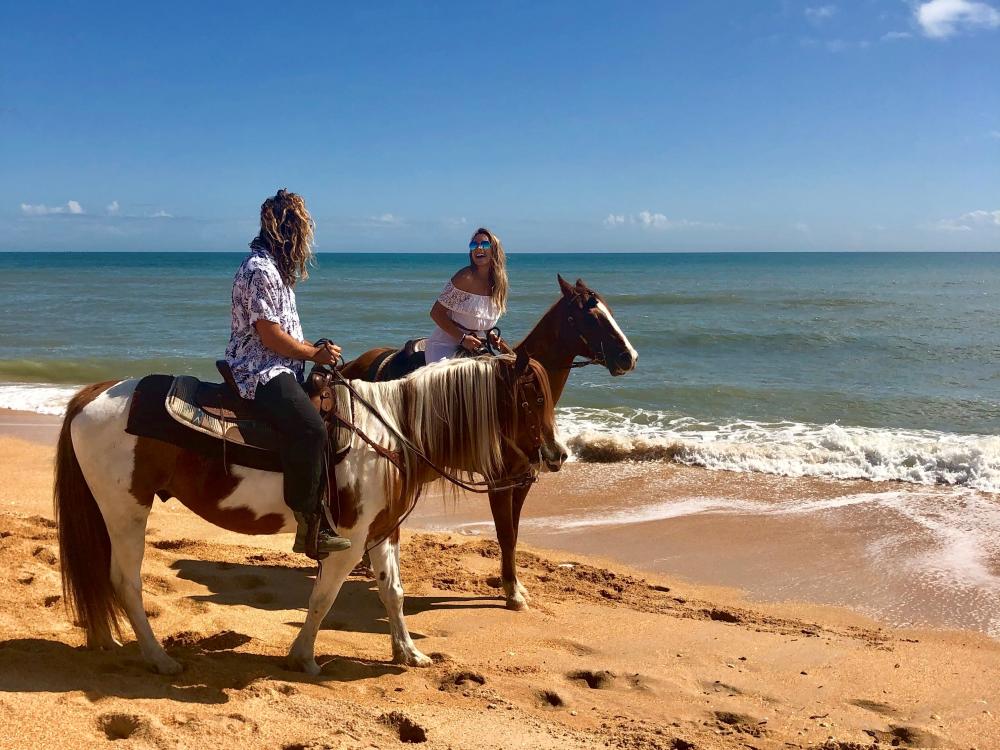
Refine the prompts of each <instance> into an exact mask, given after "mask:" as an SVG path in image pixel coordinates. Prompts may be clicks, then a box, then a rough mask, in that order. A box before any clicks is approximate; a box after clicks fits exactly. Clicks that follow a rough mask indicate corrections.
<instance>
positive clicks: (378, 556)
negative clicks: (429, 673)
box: [368, 531, 431, 667]
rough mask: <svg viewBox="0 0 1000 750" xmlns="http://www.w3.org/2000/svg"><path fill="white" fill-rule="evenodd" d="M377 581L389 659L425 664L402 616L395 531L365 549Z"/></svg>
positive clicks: (425, 659)
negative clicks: (386, 624) (389, 644)
mask: <svg viewBox="0 0 1000 750" xmlns="http://www.w3.org/2000/svg"><path fill="white" fill-rule="evenodd" d="M368 554H369V556H370V557H371V561H372V570H374V571H375V578H376V580H377V581H378V595H379V598H380V599H381V600H382V604H383V605H385V613H386V615H387V616H388V619H389V635H390V636H391V637H392V659H393V661H395V662H397V663H400V664H407V665H409V666H411V667H428V666H430V665H431V660H430V659H429V658H428V657H427V656H425V655H424V654H422V653H420V651H419V650H418V649H417V647H416V646H414V645H413V639H411V638H410V631H409V630H408V629H407V627H406V621H405V620H404V619H403V582H402V579H401V577H400V573H399V532H398V531H396V532H395V533H394V534H393V535H391V536H390V538H389V539H386V540H384V541H383V542H382V543H381V544H379V545H377V546H376V547H373V548H372V549H371V550H370V552H369V553H368Z"/></svg>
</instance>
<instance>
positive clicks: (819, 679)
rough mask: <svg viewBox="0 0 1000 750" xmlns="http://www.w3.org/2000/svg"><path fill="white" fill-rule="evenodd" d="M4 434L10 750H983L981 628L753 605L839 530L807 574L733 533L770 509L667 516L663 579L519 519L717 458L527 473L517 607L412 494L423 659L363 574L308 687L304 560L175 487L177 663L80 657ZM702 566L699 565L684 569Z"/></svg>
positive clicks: (165, 584) (464, 523)
mask: <svg viewBox="0 0 1000 750" xmlns="http://www.w3.org/2000/svg"><path fill="white" fill-rule="evenodd" d="M4 417H5V420H4V421H8V420H9V421H11V422H18V423H20V422H19V421H18V420H19V419H20V415H15V414H13V413H8V414H5V415H4ZM0 429H3V430H4V432H5V435H6V436H4V437H2V438H0V448H2V450H3V455H4V459H3V461H2V462H0V479H2V481H0V555H2V556H3V559H4V565H3V571H4V573H3V575H4V577H5V582H4V586H3V592H4V593H3V604H2V609H0V746H3V747H53V746H57V745H59V746H67V745H68V746H70V747H82V746H88V747H90V746H102V745H104V744H106V743H114V742H121V741H123V740H124V741H125V742H124V743H123V744H122V745H121V746H128V747H155V748H168V747H169V748H173V747H191V748H194V747H204V746H206V745H209V744H210V745H213V746H216V747H219V748H228V747H241V748H245V747H269V748H273V747H278V748H288V749H291V748H367V747H394V746H399V745H400V743H412V742H421V743H426V746H428V747H442V748H444V747H453V748H464V747H498V748H499V747H560V748H561V747H581V748H582V747H621V748H730V747H732V748H760V749H762V750H763V749H764V748H785V747H801V748H809V747H824V746H825V747H830V748H841V749H846V748H856V747H873V746H875V745H876V744H877V745H878V746H880V747H886V746H894V745H895V746H901V747H955V748H972V747H976V748H979V750H983V749H985V748H996V747H1000V720H998V719H997V717H996V713H997V711H998V710H1000V707H998V705H997V704H998V702H1000V691H998V689H997V687H996V685H997V674H998V671H997V663H998V657H1000V643H998V642H997V641H996V640H993V639H991V638H989V637H988V636H986V635H984V634H982V633H976V632H971V631H943V630H915V629H909V630H902V629H895V628H892V627H889V626H888V625H887V624H885V623H884V622H878V621H875V620H871V619H867V618H865V617H864V616H862V615H860V614H858V613H856V612H852V611H849V610H847V609H840V608H833V607H828V606H821V605H819V604H811V603H793V602H783V603H764V602H762V601H760V599H761V598H763V597H765V596H768V597H771V596H779V595H780V590H781V586H780V584H779V583H775V579H778V580H780V579H781V578H782V577H781V576H780V575H777V574H774V573H773V571H775V570H780V569H782V568H786V567H789V566H791V567H796V568H797V570H798V575H797V576H796V577H795V578H796V580H798V579H802V580H807V579H815V580H814V581H813V584H812V586H814V587H815V589H816V590H817V591H818V590H820V589H822V588H823V581H824V580H828V581H829V580H833V579H839V578H842V577H843V575H844V574H845V571H848V570H849V569H850V566H849V565H848V564H847V563H846V562H845V563H844V564H843V566H842V568H840V569H838V568H827V569H826V571H825V573H826V579H824V578H823V576H822V575H820V574H821V573H822V572H823V568H824V566H825V565H827V563H825V562H824V560H827V559H828V557H829V559H833V558H839V559H842V560H844V561H848V560H852V559H853V560H855V561H856V560H857V556H856V552H857V549H856V545H857V543H858V539H857V538H856V536H857V535H855V534H851V533H848V534H846V535H844V537H843V538H842V539H839V540H838V542H837V543H836V544H834V545H831V546H830V550H829V551H828V552H826V553H824V554H823V555H819V554H818V553H817V554H815V555H813V557H819V558H820V559H818V560H813V561H812V562H811V563H810V562H808V560H809V558H810V555H809V554H808V553H809V550H810V549H813V550H814V552H815V550H816V549H817V548H816V542H817V539H818V537H817V535H819V536H822V534H823V532H822V530H819V531H814V533H813V536H806V537H805V538H803V539H800V540H799V541H800V544H801V549H799V550H797V549H796V548H795V547H794V545H790V544H789V543H788V538H789V537H790V536H796V535H798V534H801V533H802V531H803V529H802V528H798V527H796V523H797V521H796V520H795V519H792V520H791V521H789V522H788V523H789V524H790V525H788V526H785V525H784V522H783V521H781V522H780V523H779V524H778V526H777V527H775V528H773V529H771V536H769V537H768V538H767V543H766V545H765V541H760V542H759V543H758V544H756V545H755V544H751V543H742V544H737V543H736V542H735V540H736V538H737V537H740V538H742V537H745V536H749V537H750V538H751V539H753V538H754V537H755V536H759V535H760V534H762V533H763V531H764V530H765V524H766V523H768V522H767V521H761V520H758V521H757V522H756V523H757V526H756V529H757V531H758V532H760V534H755V533H746V531H744V532H743V533H742V534H737V532H736V531H735V530H734V529H732V528H730V529H729V530H728V531H727V525H728V524H729V522H728V521H727V520H726V519H725V517H711V516H692V517H686V518H681V519H675V520H677V521H680V522H681V523H680V525H679V526H675V527H674V528H672V529H667V530H665V536H663V537H662V538H661V541H660V543H659V544H660V547H662V548H669V549H670V550H671V553H670V555H669V556H661V557H662V559H657V561H656V563H655V564H656V566H657V567H660V568H662V569H663V570H674V571H676V572H677V573H679V574H680V575H677V574H668V573H664V572H657V571H653V570H648V569H647V570H638V569H636V568H635V567H629V566H628V565H626V564H624V563H623V562H618V561H615V560H612V559H611V558H612V557H617V558H618V559H619V560H621V559H627V558H628V557H629V555H632V556H634V557H635V558H636V559H638V558H643V559H645V557H644V553H643V552H642V550H641V549H640V547H639V546H634V545H633V546H632V547H628V545H626V549H627V550H628V551H627V552H623V551H622V549H621V547H620V546H619V545H620V544H621V542H622V540H621V539H617V538H616V537H615V535H614V533H611V532H609V531H607V530H606V529H600V531H599V532H598V531H596V530H595V527H592V526H591V527H587V526H584V527H581V528H580V529H578V530H576V531H574V532H573V533H572V534H570V535H569V536H568V537H567V536H565V535H564V534H560V535H556V534H551V533H550V534H548V535H546V532H545V531H544V529H545V528H546V526H545V524H536V526H534V527H533V526H532V519H536V520H537V519H540V518H545V517H546V516H551V515H552V514H553V513H554V512H557V509H559V508H562V509H563V511H565V512H567V513H574V514H575V515H577V516H580V513H579V508H580V507H584V506H585V507H588V508H590V507H592V505H593V502H592V499H593V497H592V495H593V496H600V497H606V496H607V494H608V493H609V492H611V491H621V488H622V487H625V486H627V487H631V488H632V491H633V492H634V493H636V494H635V497H636V498H640V497H642V494H643V493H644V492H648V491H649V488H648V487H645V486H644V485H643V483H644V482H654V483H656V484H657V486H659V487H661V488H662V487H663V483H664V482H665V481H673V482H675V483H680V484H683V483H685V482H695V481H700V482H701V484H702V490H703V493H709V492H711V491H713V483H715V482H720V483H722V482H724V483H725V484H726V485H727V487H728V490H727V491H729V492H732V491H733V489H732V485H733V483H734V481H735V480H736V477H735V476H734V475H729V474H728V473H726V472H704V471H701V470H686V469H681V470H677V471H674V472H672V475H673V476H674V479H672V480H671V479H670V478H669V477H667V476H666V475H663V476H658V475H655V474H654V475H653V476H652V478H650V476H649V475H648V474H645V475H643V476H645V477H646V478H642V477H636V476H629V475H628V474H629V472H628V471H627V470H620V471H618V473H617V474H616V473H615V472H609V471H607V470H606V469H605V470H604V471H603V472H599V471H597V470H596V469H595V467H594V466H593V465H578V466H569V467H567V471H565V472H563V473H560V474H559V475H552V476H550V477H546V478H545V479H544V480H543V481H542V482H541V483H540V486H539V487H537V488H536V489H535V490H534V493H535V494H533V496H532V497H531V498H530V499H529V504H528V506H526V513H527V516H528V517H527V518H526V519H525V520H526V525H525V529H526V532H525V533H524V535H523V536H524V538H525V540H526V541H527V542H528V546H525V545H524V544H523V543H522V549H523V552H522V553H521V555H520V564H521V571H522V572H521V578H522V580H523V581H524V583H525V584H526V585H527V587H528V589H529V591H530V592H531V593H532V597H533V598H532V607H531V609H530V610H529V611H527V612H523V613H514V612H509V611H507V610H506V609H504V608H503V606H502V600H501V599H500V597H499V590H498V588H497V586H498V581H497V578H496V576H497V572H498V568H497V559H496V558H497V547H496V544H495V542H494V541H493V540H492V538H491V537H490V535H489V533H487V530H486V529H485V527H482V526H479V525H476V524H478V523H479V520H478V519H480V518H481V517H482V512H483V511H484V506H485V504H484V503H482V501H481V500H479V499H472V498H463V499H461V500H459V501H457V502H454V501H449V500H443V499H441V498H434V497H428V498H426V499H425V500H424V501H423V502H424V505H423V507H422V508H421V515H419V516H418V517H417V518H415V519H414V525H416V526H417V527H420V526H422V527H424V528H434V527H435V525H436V524H437V525H441V524H442V523H443V522H442V520H441V519H442V518H445V519H446V521H447V523H449V524H452V525H454V526H455V527H456V528H459V529H461V530H463V531H464V532H466V533H454V532H436V533H427V532H423V531H407V532H406V534H405V543H404V546H403V573H404V581H405V583H406V586H407V604H406V613H407V620H408V623H409V626H410V628H411V630H412V631H413V633H414V638H415V639H417V643H418V645H419V647H420V648H421V649H422V650H423V651H424V652H426V653H429V654H433V655H434V658H435V665H434V666H433V667H431V668H428V669H405V668H401V667H399V666H397V665H394V664H392V663H391V662H390V655H391V652H390V646H389V639H388V628H387V625H386V622H385V620H384V614H383V611H382V608H381V604H380V603H379V601H378V597H377V594H376V591H375V586H374V582H373V581H370V580H368V579H366V578H365V577H363V576H354V577H352V578H351V579H350V580H349V582H348V583H347V584H346V585H345V588H344V590H343V592H342V593H341V596H340V598H339V599H338V601H337V603H336V605H335V606H334V609H333V610H332V612H331V613H330V615H329V616H328V619H327V622H326V625H325V627H324V629H323V631H322V632H321V634H320V637H319V641H318V645H317V648H318V653H319V654H321V655H322V656H321V657H320V661H321V664H323V674H322V675H321V676H319V677H318V678H310V677H305V676H304V675H301V674H297V673H293V672H289V671H287V670H286V669H285V667H284V663H283V657H284V654H285V651H286V650H287V648H288V646H289V644H290V642H291V640H292V638H293V637H294V634H295V632H296V628H297V627H298V625H299V623H301V620H302V609H303V607H304V605H305V601H306V598H307V596H308V590H309V587H310V585H311V576H312V574H313V569H312V568H311V567H310V566H307V565H305V564H304V563H305V562H306V561H305V559H304V558H302V557H301V556H296V555H292V554H290V553H288V552H287V548H288V546H289V542H290V540H289V538H288V537H287V536H286V535H279V536H275V537H245V536H240V535H236V534H229V533H226V532H220V531H219V530H218V529H216V528H215V527H212V526H209V525H207V524H205V523H204V522H202V521H201V520H200V519H198V518H197V517H195V516H193V515H192V514H191V513H189V512H188V511H187V510H186V509H184V508H183V507H181V506H180V505H179V504H178V503H176V502H175V501H170V502H167V503H165V504H157V507H156V508H155V509H154V512H153V515H152V517H151V519H150V528H149V532H148V535H147V539H148V543H147V554H146V562H145V566H144V583H145V596H146V601H147V607H148V610H149V613H150V615H151V618H152V622H153V626H154V628H155V630H156V632H157V634H158V635H159V637H160V638H161V639H164V640H165V642H166V644H167V647H168V650H169V651H170V652H171V653H172V654H173V655H174V656H175V657H176V658H178V659H180V660H181V661H182V662H183V664H184V667H185V671H184V672H183V673H182V674H181V675H180V676H179V677H177V678H168V677H161V676H157V675H153V674H151V673H149V672H147V671H146V669H145V668H144V667H143V666H142V664H141V663H140V661H139V658H138V653H137V651H136V648H135V644H134V643H127V644H126V646H125V647H124V648H123V649H122V651H121V653H116V654H106V653H94V652H90V651H87V650H86V649H84V648H83V647H82V642H83V634H82V632H81V631H80V630H79V629H78V628H75V627H73V625H72V624H71V623H70V622H69V621H68V620H67V618H66V614H65V612H64V610H63V608H62V606H61V598H60V594H61V592H60V582H59V576H58V559H57V552H58V547H57V543H56V540H55V531H54V529H53V527H52V526H53V525H52V522H51V520H49V519H51V508H50V504H51V461H52V448H51V442H50V439H48V438H46V437H44V434H43V431H42V430H41V429H40V428H39V429H38V430H37V431H36V432H32V433H31V435H24V434H18V435H17V436H14V435H12V434H11V433H12V430H10V429H7V428H0ZM19 429H24V430H28V431H29V432H30V431H31V428H19ZM32 435H33V436H34V438H35V439H34V440H33V441H30V440H26V439H25V437H31V436H32ZM692 472H694V473H692ZM668 473H670V472H668ZM753 479H754V480H756V479H757V478H753ZM616 483H617V484H616ZM737 484H738V482H737ZM750 484H751V485H754V487H755V489H754V490H753V491H759V490H760V487H759V486H757V484H756V482H755V481H753V480H750ZM714 489H715V490H719V489H720V488H719V487H715V488H714ZM747 491H750V490H749V489H748V490H747ZM856 491H857V488H853V487H845V488H842V494H851V493H856ZM869 491H871V490H870V488H869ZM817 492H819V490H817ZM829 494H830V492H829V491H827V495H829ZM567 508H568V510H567ZM584 515H585V514H584ZM466 519H468V520H466ZM660 523H666V521H660ZM468 524H472V525H471V526H470V525H468ZM470 530H471V531H478V532H481V534H482V538H478V537H477V536H476V535H475V534H472V535H470V533H469V532H470ZM646 531H648V529H647V530H646ZM616 533H619V534H620V533H623V532H621V531H620V530H619V531H618V532H616ZM557 536H558V537H559V538H557ZM685 540H687V541H685ZM650 543H651V544H652V542H650ZM536 545H537V546H536ZM765 546H770V547H771V548H773V549H775V550H776V554H775V555H773V556H770V557H769V556H767V555H766V554H764V549H765ZM544 547H549V548H552V547H558V548H559V549H544ZM727 549H728V550H729V553H728V554H724V552H725V551H726V550H727ZM615 550H617V552H616V551H615ZM585 553H589V554H585ZM831 556H832V557H831ZM709 559H714V565H715V568H716V569H717V573H716V576H715V578H712V577H709V576H705V575H704V574H703V572H702V571H703V567H702V566H704V565H706V561H708V560H709ZM861 567H862V568H863V567H864V566H863V565H862V566H861ZM767 570H771V571H772V575H771V576H769V577H768V576H766V575H765V572H766V571H767ZM863 575H870V574H863V573H859V572H855V577H856V578H858V579H861V578H862V577H863ZM721 578H732V579H733V580H734V582H738V581H742V580H746V581H752V580H763V579H769V580H770V583H767V580H764V584H763V586H764V588H765V589H766V588H768V587H769V586H770V587H772V588H773V589H774V592H775V593H771V594H769V593H768V592H767V591H763V592H751V593H752V598H748V597H747V595H746V594H744V593H741V592H739V591H737V590H735V589H733V588H721V587H716V586H707V585H703V584H696V583H692V582H691V581H694V580H718V579H721ZM852 585H853V584H852ZM748 588H750V589H753V586H748ZM842 588H843V590H849V589H850V586H848V585H846V584H845V586H844V587H842ZM790 590H791V591H793V592H794V593H795V597H794V598H800V599H806V600H808V599H810V598H811V599H812V601H817V600H820V599H821V597H809V596H806V595H800V594H803V593H804V590H803V589H802V588H801V587H794V586H793V587H792V588H791V589H790ZM786 598H793V597H791V596H789V597H786ZM115 746H118V745H115Z"/></svg>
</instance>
